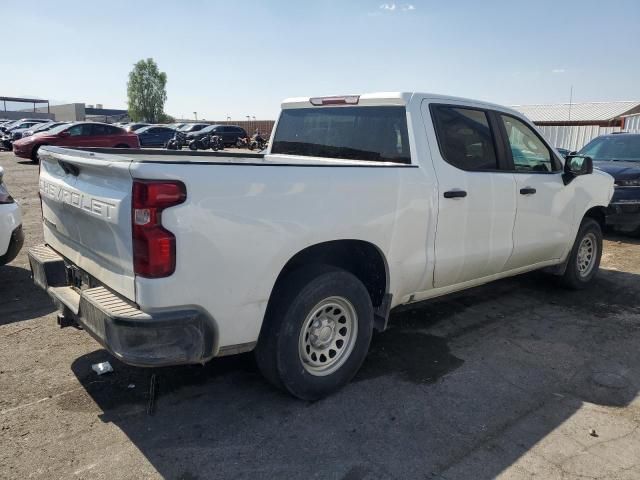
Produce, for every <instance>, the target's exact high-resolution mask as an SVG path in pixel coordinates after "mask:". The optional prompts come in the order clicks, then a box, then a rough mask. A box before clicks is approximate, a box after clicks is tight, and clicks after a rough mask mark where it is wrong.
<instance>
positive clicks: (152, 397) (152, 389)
mask: <svg viewBox="0 0 640 480" xmlns="http://www.w3.org/2000/svg"><path fill="white" fill-rule="evenodd" d="M156 384H157V380H156V374H155V373H154V374H153V375H151V382H149V403H147V415H150V416H153V414H154V413H156V390H157V387H156Z"/></svg>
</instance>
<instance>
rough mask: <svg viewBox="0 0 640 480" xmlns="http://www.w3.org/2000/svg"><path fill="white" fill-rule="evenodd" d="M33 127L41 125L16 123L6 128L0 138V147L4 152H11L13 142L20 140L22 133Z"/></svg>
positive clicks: (27, 122)
mask: <svg viewBox="0 0 640 480" xmlns="http://www.w3.org/2000/svg"><path fill="white" fill-rule="evenodd" d="M34 125H41V123H35V122H32V121H26V122H20V123H16V124H14V125H12V126H11V127H9V128H7V129H6V130H5V132H4V134H3V135H2V137H1V138H0V140H1V141H2V147H3V148H4V149H6V150H11V148H12V144H13V142H14V141H16V140H20V139H21V138H22V132H25V131H26V130H29V129H30V128H33V126H34Z"/></svg>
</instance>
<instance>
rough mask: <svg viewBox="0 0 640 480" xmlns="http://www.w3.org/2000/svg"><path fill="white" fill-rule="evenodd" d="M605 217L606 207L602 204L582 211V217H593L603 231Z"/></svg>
mask: <svg viewBox="0 0 640 480" xmlns="http://www.w3.org/2000/svg"><path fill="white" fill-rule="evenodd" d="M606 217H607V208H606V207H603V206H602V205H597V206H595V207H591V208H590V209H589V210H587V211H586V212H585V213H584V215H583V217H582V218H583V219H585V218H593V219H594V220H595V221H596V222H598V224H599V225H600V228H601V229H602V231H603V232H604V229H605V226H606V224H607V222H606Z"/></svg>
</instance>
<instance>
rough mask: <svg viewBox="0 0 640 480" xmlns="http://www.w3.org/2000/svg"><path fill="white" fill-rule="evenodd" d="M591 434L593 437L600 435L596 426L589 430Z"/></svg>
mask: <svg viewBox="0 0 640 480" xmlns="http://www.w3.org/2000/svg"><path fill="white" fill-rule="evenodd" d="M589 435H591V436H592V437H599V436H600V435H598V432H596V429H595V428H592V429H591V430H589Z"/></svg>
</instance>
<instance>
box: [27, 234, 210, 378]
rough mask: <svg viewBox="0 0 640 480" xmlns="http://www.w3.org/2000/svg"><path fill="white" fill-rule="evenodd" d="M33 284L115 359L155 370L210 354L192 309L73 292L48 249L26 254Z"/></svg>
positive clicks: (206, 328)
mask: <svg viewBox="0 0 640 480" xmlns="http://www.w3.org/2000/svg"><path fill="white" fill-rule="evenodd" d="M28 256H29V263H30V264H31V271H32V273H33V281H34V283H35V284H36V285H38V286H39V287H41V288H42V289H44V290H45V291H46V292H47V293H48V294H49V296H51V298H52V299H53V300H54V302H55V303H56V304H57V305H58V307H59V308H60V309H62V310H63V311H64V312H65V315H68V316H72V317H73V319H74V320H75V321H76V322H77V323H78V324H79V325H81V326H82V327H83V328H84V329H85V330H86V331H87V332H89V334H91V336H92V337H93V338H95V339H96V340H97V341H98V342H99V343H100V344H101V345H102V346H103V347H104V348H106V349H107V350H109V352H111V353H112V354H113V355H114V356H115V357H116V358H118V359H119V360H121V361H123V362H124V363H127V364H130V365H136V366H140V367H158V366H167V365H184V364H193V363H204V362H205V361H207V360H209V359H210V358H211V357H213V354H214V338H215V337H214V330H213V327H212V325H211V323H210V322H209V321H208V319H207V317H206V316H205V315H204V314H203V313H202V312H200V311H198V310H196V309H179V310H170V311H162V312H159V313H147V312H143V311H141V310H140V309H138V307H137V306H136V305H135V304H133V303H132V302H130V301H128V300H126V299H124V298H122V297H121V296H119V295H117V294H116V293H114V292H112V291H111V290H109V289H107V288H106V287H104V286H96V287H93V288H77V287H76V286H73V285H72V281H71V280H72V279H71V278H70V275H69V273H68V272H69V267H70V264H69V262H68V261H66V260H65V259H64V258H63V257H62V256H60V255H59V254H58V253H57V252H55V251H54V250H53V249H52V248H50V247H49V246H47V245H38V246H35V247H33V248H31V249H29V252H28Z"/></svg>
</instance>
